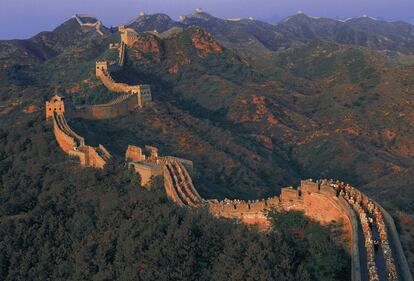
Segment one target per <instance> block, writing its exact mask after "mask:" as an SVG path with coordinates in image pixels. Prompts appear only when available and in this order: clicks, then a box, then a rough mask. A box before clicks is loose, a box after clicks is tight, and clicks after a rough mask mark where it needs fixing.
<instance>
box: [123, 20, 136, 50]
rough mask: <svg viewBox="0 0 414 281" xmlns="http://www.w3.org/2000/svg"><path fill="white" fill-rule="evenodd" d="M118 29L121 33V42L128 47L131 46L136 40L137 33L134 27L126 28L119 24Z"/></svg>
mask: <svg viewBox="0 0 414 281" xmlns="http://www.w3.org/2000/svg"><path fill="white" fill-rule="evenodd" d="M118 31H119V33H120V35H121V42H122V43H124V44H125V45H127V46H128V47H132V46H133V45H134V43H135V42H136V41H138V33H137V32H136V31H135V30H134V29H132V28H127V27H125V25H120V26H119V27H118Z"/></svg>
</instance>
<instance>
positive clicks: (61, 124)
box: [46, 96, 111, 169]
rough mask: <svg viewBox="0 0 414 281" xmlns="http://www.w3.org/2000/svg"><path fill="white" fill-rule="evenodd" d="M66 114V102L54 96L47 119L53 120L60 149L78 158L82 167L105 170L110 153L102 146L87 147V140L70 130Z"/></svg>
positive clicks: (47, 105)
mask: <svg viewBox="0 0 414 281" xmlns="http://www.w3.org/2000/svg"><path fill="white" fill-rule="evenodd" d="M64 112H65V110H64V101H63V99H62V98H61V97H59V96H54V97H53V98H52V99H51V100H50V101H49V102H46V118H47V119H49V120H50V119H52V120H53V132H54V134H55V137H56V140H57V142H58V144H59V146H60V148H61V149H62V150H63V151H64V152H65V153H67V154H68V155H70V156H72V157H76V158H78V159H79V162H80V164H81V165H82V166H85V167H93V168H98V169H103V167H104V166H105V164H106V162H107V161H108V160H109V159H110V158H111V155H110V154H109V152H108V151H107V150H106V149H105V147H103V146H102V145H99V146H98V147H92V146H89V145H86V143H85V139H84V138H83V137H81V136H79V135H78V134H77V133H75V132H74V131H73V130H72V129H71V128H70V126H69V125H68V123H67V121H66V118H65V115H64Z"/></svg>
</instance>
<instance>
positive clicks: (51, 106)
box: [46, 95, 65, 119]
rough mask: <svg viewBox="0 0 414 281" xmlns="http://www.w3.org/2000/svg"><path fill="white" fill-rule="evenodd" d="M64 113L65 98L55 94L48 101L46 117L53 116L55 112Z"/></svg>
mask: <svg viewBox="0 0 414 281" xmlns="http://www.w3.org/2000/svg"><path fill="white" fill-rule="evenodd" d="M54 112H57V113H58V114H63V113H64V112H65V104H64V102H63V98H62V97H60V96H58V95H54V96H53V97H52V99H51V100H50V101H46V119H50V118H52V117H53V113H54Z"/></svg>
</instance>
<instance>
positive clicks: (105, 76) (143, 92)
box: [96, 61, 152, 107]
mask: <svg viewBox="0 0 414 281" xmlns="http://www.w3.org/2000/svg"><path fill="white" fill-rule="evenodd" d="M109 68H110V66H109V63H108V62H106V61H98V62H96V76H97V77H98V78H99V79H100V80H101V81H102V83H103V84H104V85H105V87H106V88H108V89H109V90H110V91H112V92H115V93H122V94H131V93H133V94H136V95H137V99H138V107H143V106H145V105H148V104H150V103H151V101H152V95H151V87H150V86H149V85H128V84H125V83H118V82H115V80H114V79H113V78H112V76H111V74H110V69H109Z"/></svg>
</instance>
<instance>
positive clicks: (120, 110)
mask: <svg viewBox="0 0 414 281" xmlns="http://www.w3.org/2000/svg"><path fill="white" fill-rule="evenodd" d="M137 108H139V97H138V95H137V94H127V95H122V96H119V97H118V98H116V99H114V100H113V101H111V102H109V103H105V104H98V105H88V106H80V107H76V108H75V110H71V111H69V112H68V116H70V117H76V118H83V119H89V120H103V119H111V118H117V117H121V116H125V115H128V114H129V113H130V112H133V111H135V110H136V109H137Z"/></svg>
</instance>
